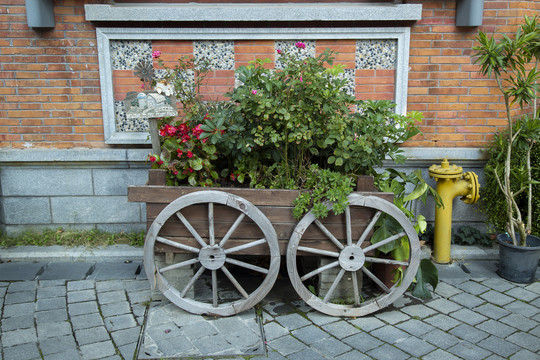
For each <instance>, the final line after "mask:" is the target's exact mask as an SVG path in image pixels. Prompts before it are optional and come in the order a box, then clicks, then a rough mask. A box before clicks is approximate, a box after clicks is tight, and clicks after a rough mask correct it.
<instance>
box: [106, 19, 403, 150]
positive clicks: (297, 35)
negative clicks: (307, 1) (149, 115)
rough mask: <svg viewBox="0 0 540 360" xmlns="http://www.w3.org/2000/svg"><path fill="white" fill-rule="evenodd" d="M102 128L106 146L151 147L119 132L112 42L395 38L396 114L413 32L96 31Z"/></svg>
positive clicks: (143, 135) (143, 138) (144, 139)
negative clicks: (116, 120) (115, 102)
mask: <svg viewBox="0 0 540 360" xmlns="http://www.w3.org/2000/svg"><path fill="white" fill-rule="evenodd" d="M96 35H97V43H98V58H99V74H100V82H101V99H102V100H101V101H102V106H103V126H104V134H105V142H106V143H107V144H150V140H149V138H148V133H147V132H117V131H116V123H115V116H114V109H115V108H114V93H113V83H112V64H111V53H110V41H111V40H245V39H260V40H319V39H396V40H397V63H396V75H395V86H394V88H395V94H394V100H395V102H396V112H397V113H398V114H405V113H406V112H407V82H408V73H409V47H410V45H409V44H410V29H409V28H408V27H389V28H299V29H297V28H97V29H96Z"/></svg>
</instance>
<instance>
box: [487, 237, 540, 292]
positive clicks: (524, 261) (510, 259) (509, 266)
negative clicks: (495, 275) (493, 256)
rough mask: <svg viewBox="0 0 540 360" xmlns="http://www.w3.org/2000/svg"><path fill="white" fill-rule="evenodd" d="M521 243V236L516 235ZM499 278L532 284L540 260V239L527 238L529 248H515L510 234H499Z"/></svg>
mask: <svg viewBox="0 0 540 360" xmlns="http://www.w3.org/2000/svg"><path fill="white" fill-rule="evenodd" d="M516 236H517V239H518V241H519V235H518V234H516ZM497 240H498V242H499V276H500V277H502V278H504V279H506V280H510V281H513V282H517V283H532V282H533V281H534V278H535V275H536V269H537V268H538V260H539V259H540V238H539V237H537V236H533V235H528V236H527V246H515V245H514V244H513V243H512V239H511V238H510V236H509V235H508V234H499V235H498V236H497Z"/></svg>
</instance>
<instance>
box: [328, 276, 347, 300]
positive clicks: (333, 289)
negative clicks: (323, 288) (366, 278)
mask: <svg viewBox="0 0 540 360" xmlns="http://www.w3.org/2000/svg"><path fill="white" fill-rule="evenodd" d="M344 274H345V270H344V269H341V271H340V272H339V274H337V276H336V278H335V279H334V282H333V283H332V286H330V289H328V292H327V293H326V296H325V297H324V299H323V303H327V302H328V300H330V298H331V297H332V294H333V293H334V291H335V290H336V288H337V286H338V284H339V282H340V281H341V278H342V277H343V275H344Z"/></svg>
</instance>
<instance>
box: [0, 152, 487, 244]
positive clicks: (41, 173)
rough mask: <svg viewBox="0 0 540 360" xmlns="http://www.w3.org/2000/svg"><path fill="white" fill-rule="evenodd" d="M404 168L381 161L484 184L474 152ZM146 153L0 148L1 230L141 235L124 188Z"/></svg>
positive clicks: (475, 213) (463, 213) (424, 159)
mask: <svg viewBox="0 0 540 360" xmlns="http://www.w3.org/2000/svg"><path fill="white" fill-rule="evenodd" d="M404 150H405V155H406V156H407V158H408V159H409V160H408V161H407V163H406V164H405V165H395V164H393V163H391V162H387V163H385V165H384V166H383V169H384V168H385V167H393V168H397V169H398V170H400V171H414V170H416V169H422V171H423V174H424V178H425V179H426V180H427V181H428V182H429V184H431V185H432V186H433V187H435V186H436V182H435V181H434V180H433V179H429V176H428V168H429V166H430V165H432V164H435V163H440V162H441V160H442V159H443V158H444V157H448V160H449V161H450V163H451V164H457V165H459V166H462V167H463V171H464V172H466V171H474V172H476V173H477V174H478V175H479V179H480V183H481V184H482V183H483V174H482V167H483V165H484V161H483V160H482V157H481V152H480V151H479V150H478V149H438V148H437V149H411V148H404ZM148 153H149V149H69V150H48V149H43V150H41V149H29V150H11V149H2V150H0V230H2V231H4V232H7V233H8V234H14V233H19V232H22V231H24V230H29V229H36V230H40V229H43V228H57V227H63V228H65V229H101V230H105V231H111V232H121V231H136V230H144V229H145V221H146V220H145V219H146V213H145V204H144V203H131V202H128V201H127V187H128V185H142V184H144V183H145V182H146V180H147V177H148V174H147V170H148V168H149V164H148V163H147V162H146V158H147V155H148ZM415 211H416V212H417V213H420V214H423V215H424V216H426V218H427V219H428V221H430V222H432V221H433V220H434V217H435V215H434V214H435V205H434V203H433V200H432V199H428V202H427V204H426V205H424V204H422V203H420V202H418V204H417V206H416V209H415ZM453 220H454V226H461V225H473V226H476V227H480V228H481V229H483V228H485V224H484V218H483V216H482V214H481V213H480V212H479V207H478V205H477V204H476V205H467V204H465V203H463V202H462V201H459V199H458V198H456V199H454V211H453Z"/></svg>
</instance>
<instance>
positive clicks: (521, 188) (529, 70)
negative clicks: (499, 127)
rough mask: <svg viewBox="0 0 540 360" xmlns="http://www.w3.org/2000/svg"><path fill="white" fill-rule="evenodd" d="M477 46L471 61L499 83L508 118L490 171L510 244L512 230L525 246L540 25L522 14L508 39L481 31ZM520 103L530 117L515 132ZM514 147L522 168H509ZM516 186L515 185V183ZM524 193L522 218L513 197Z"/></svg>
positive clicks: (529, 211)
mask: <svg viewBox="0 0 540 360" xmlns="http://www.w3.org/2000/svg"><path fill="white" fill-rule="evenodd" d="M476 40H477V41H478V43H479V45H478V46H475V47H473V50H474V51H475V54H474V56H475V57H476V60H475V64H478V65H479V66H480V71H479V72H480V73H481V74H482V75H484V76H487V77H491V76H494V78H495V80H496V82H497V86H498V88H499V90H500V92H501V94H502V96H503V99H504V104H505V108H506V118H507V121H508V130H507V131H508V139H507V144H506V146H507V151H506V158H505V161H504V167H503V169H502V170H501V169H494V171H493V174H494V176H495V178H496V180H497V183H498V184H499V187H500V189H501V191H502V193H503V194H504V197H505V202H506V215H507V226H506V227H507V232H508V234H509V236H510V237H511V238H512V241H513V243H514V245H518V241H517V237H516V232H517V233H518V234H519V236H520V245H521V246H526V238H527V235H528V234H530V233H531V228H532V184H533V179H532V175H531V159H530V156H531V149H532V147H533V145H534V143H535V141H538V139H539V138H540V135H539V133H540V126H539V125H538V123H539V122H538V119H537V116H538V113H537V109H536V99H537V98H538V93H537V89H538V83H537V82H538V79H539V77H540V73H539V71H538V68H537V64H538V59H539V58H540V24H539V23H538V18H537V17H536V16H535V17H533V18H529V17H527V16H525V23H524V24H523V25H521V26H520V27H519V28H518V30H517V32H516V34H515V36H514V37H513V38H510V37H509V36H507V35H504V34H503V35H502V36H501V37H499V38H496V36H495V35H492V36H491V37H488V36H487V35H486V34H485V33H483V32H480V33H479V34H478V36H477V38H476ZM515 104H519V106H520V108H521V109H523V108H525V106H532V110H533V112H532V117H525V118H523V119H520V121H521V122H523V124H525V126H520V127H518V128H517V130H516V131H514V126H513V123H514V117H513V116H512V107H513V105H515ZM515 145H520V147H523V146H524V145H525V150H526V168H525V169H513V168H512V165H511V164H512V148H513V146H515ZM512 182H514V183H516V182H517V184H518V190H517V191H513V190H512V188H513V187H512ZM514 188H515V186H514ZM523 192H526V193H527V195H528V196H527V214H526V216H525V218H524V217H523V214H522V212H521V209H520V208H519V206H518V203H517V201H516V197H517V196H518V195H519V194H521V193H523Z"/></svg>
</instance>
